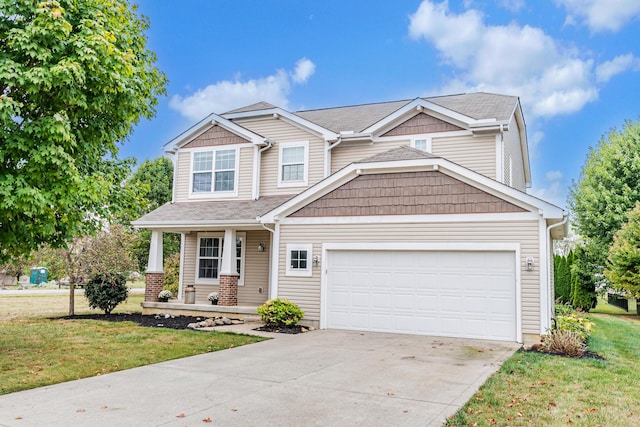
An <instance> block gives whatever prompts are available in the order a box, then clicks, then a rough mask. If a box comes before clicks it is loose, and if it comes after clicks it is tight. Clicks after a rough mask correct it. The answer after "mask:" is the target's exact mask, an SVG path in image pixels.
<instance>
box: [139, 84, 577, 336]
mask: <svg viewBox="0 0 640 427" xmlns="http://www.w3.org/2000/svg"><path fill="white" fill-rule="evenodd" d="M165 151H166V152H167V153H168V154H169V155H171V156H172V158H173V160H174V165H175V177H174V189H173V201H172V202H171V203H168V204H166V205H164V206H162V207H160V208H158V209H157V210H155V211H153V212H151V213H149V214H148V215H145V216H144V217H142V218H140V219H139V220H137V221H135V222H134V225H135V226H137V227H143V228H148V229H151V230H152V242H151V251H150V259H149V265H148V269H147V274H146V296H145V302H144V303H143V308H144V310H145V313H153V312H158V311H167V309H168V306H167V305H166V304H164V305H163V304H162V303H158V302H156V301H157V294H158V292H159V291H160V290H161V289H162V277H163V265H162V233H163V232H177V233H181V236H182V245H181V252H180V260H181V262H180V300H179V301H178V304H170V305H171V308H172V309H175V310H177V311H176V312H180V309H183V311H182V312H185V313H186V312H187V311H184V310H190V311H189V312H190V313H193V310H198V309H200V310H215V308H211V307H207V306H205V304H208V301H207V295H208V294H209V293H210V292H212V291H217V292H218V293H219V304H220V305H221V306H223V307H235V308H236V309H237V310H238V311H242V310H241V309H244V310H249V311H250V312H251V311H252V312H253V313H255V308H256V307H257V306H258V305H260V304H262V303H264V302H265V301H266V300H268V299H272V298H283V299H289V300H291V301H293V302H295V303H297V304H298V305H299V306H300V307H301V308H302V309H303V310H304V312H305V316H304V319H303V323H305V324H308V325H312V326H315V327H319V328H334V329H353V330H362V331H379V332H395V333H406V334H424V335H439V336H451V337H468V338H484V339H495V340H507V341H517V342H532V341H537V340H538V339H539V337H540V334H542V333H544V332H545V330H546V328H548V327H550V322H551V317H552V315H553V287H552V270H553V268H552V267H553V264H552V257H551V255H552V239H554V238H562V237H563V235H564V233H565V227H564V226H563V225H564V224H565V222H566V217H565V212H564V211H563V210H562V209H561V208H559V207H557V206H554V205H552V204H549V203H547V202H545V201H543V200H540V199H538V198H536V197H533V196H531V195H529V194H527V193H526V188H527V187H529V186H530V182H531V173H530V169H529V152H528V147H527V136H526V129H525V121H524V118H523V115H522V109H521V106H520V101H519V99H518V98H517V97H513V96H503V95H496V94H489V93H470V94H459V95H451V96H442V97H432V98H416V99H414V100H403V101H395V102H383V103H377V104H367V105H357V106H348V107H338V108H326V109H320V110H311V111H298V112H290V111H286V110H284V109H282V108H278V107H276V106H273V105H270V104H267V103H258V104H254V105H250V106H248V107H244V108H239V109H237V110H233V111H229V112H227V113H224V114H220V115H218V114H211V115H210V116H208V117H207V118H205V119H204V120H202V121H200V122H199V123H197V124H196V125H194V126H193V127H191V128H190V129H188V130H187V131H185V132H184V133H183V134H181V135H179V136H178V137H177V138H175V139H173V140H172V141H170V142H169V143H167V144H166V146H165ZM188 286H194V287H195V293H196V304H190V305H186V304H182V302H183V300H182V298H183V295H184V292H185V289H186V288H187V287H188ZM190 292H192V291H191V290H190ZM223 307H219V308H218V310H222V309H223Z"/></svg>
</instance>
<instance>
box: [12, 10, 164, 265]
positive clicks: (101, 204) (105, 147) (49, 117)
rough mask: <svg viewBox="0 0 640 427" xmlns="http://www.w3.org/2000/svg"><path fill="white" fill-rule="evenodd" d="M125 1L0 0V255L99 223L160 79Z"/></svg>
mask: <svg viewBox="0 0 640 427" xmlns="http://www.w3.org/2000/svg"><path fill="white" fill-rule="evenodd" d="M148 25H149V23H148V20H147V19H146V18H144V17H142V16H140V15H138V14H137V13H136V11H135V8H134V7H132V6H131V5H130V4H129V2H128V0H58V1H55V0H51V1H40V0H0V46H2V49H1V50H0V127H1V130H0V223H1V225H0V262H3V261H5V260H6V259H8V258H10V257H13V256H19V255H20V254H26V253H28V252H30V251H31V250H32V249H35V248H37V247H38V246H40V245H42V244H44V243H49V244H51V245H52V246H54V247H55V246H64V245H65V244H66V242H68V241H70V239H71V238H72V237H73V236H79V235H85V234H86V233H87V232H92V231H95V230H96V229H98V228H100V227H101V226H102V219H104V218H107V217H109V216H110V215H111V213H112V210H113V208H114V207H115V206H114V203H111V202H112V201H113V200H118V198H116V197H115V196H114V193H117V192H119V191H121V190H122V186H121V183H122V180H123V178H124V177H125V176H126V175H127V173H128V171H129V170H130V169H128V168H127V166H128V165H127V164H123V163H122V162H119V161H117V160H115V159H116V158H117V152H118V148H119V145H120V144H121V143H122V142H124V141H125V140H126V138H127V137H128V136H129V135H130V134H131V132H132V129H133V126H134V125H135V124H136V123H138V122H139V121H140V120H141V119H142V118H151V117H152V116H153V115H154V114H155V105H156V104H157V96H159V95H161V94H163V93H164V91H165V90H164V86H165V84H166V78H165V76H164V74H163V73H162V72H161V71H160V70H159V69H158V68H157V67H156V66H155V61H156V57H155V55H154V53H153V52H151V51H150V50H148V49H147V47H146V37H145V34H144V31H145V30H146V29H147V28H148Z"/></svg>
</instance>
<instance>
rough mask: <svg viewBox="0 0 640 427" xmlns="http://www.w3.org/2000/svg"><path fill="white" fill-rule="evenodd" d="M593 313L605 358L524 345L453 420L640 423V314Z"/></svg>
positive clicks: (598, 348) (592, 345)
mask: <svg viewBox="0 0 640 427" xmlns="http://www.w3.org/2000/svg"><path fill="white" fill-rule="evenodd" d="M589 317H590V318H591V320H593V322H594V323H595V327H594V329H593V331H592V335H591V337H590V338H589V350H590V351H592V352H595V353H598V354H599V355H601V356H603V357H604V358H605V359H604V360H598V359H588V358H586V359H570V358H566V357H561V356H551V355H546V354H540V353H528V352H523V351H519V352H517V353H516V354H515V355H514V356H513V357H511V358H510V359H509V360H508V361H507V362H505V364H504V365H503V366H502V367H501V368H500V370H499V371H498V372H497V373H496V374H495V375H493V376H492V377H491V378H490V379H489V380H488V381H487V382H486V383H485V384H484V385H483V386H482V387H481V388H480V390H479V391H478V392H477V393H476V394H475V396H474V397H473V398H472V399H471V400H470V401H469V402H467V404H466V405H465V406H464V407H463V408H462V409H461V410H460V411H458V413H457V414H456V415H454V416H453V417H451V418H450V419H449V420H448V422H447V425H448V426H473V425H478V426H481V425H534V426H538V425H544V426H566V425H572V424H574V425H579V426H597V425H602V426H631V425H640V407H639V406H638V402H640V387H638V385H639V384H640V370H638V366H640V319H639V318H637V317H635V316H611V315H604V314H593V315H590V316H589Z"/></svg>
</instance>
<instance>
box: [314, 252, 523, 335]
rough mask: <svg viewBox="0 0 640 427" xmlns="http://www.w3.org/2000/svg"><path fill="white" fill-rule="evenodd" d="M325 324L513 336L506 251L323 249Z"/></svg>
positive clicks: (511, 269)
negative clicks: (325, 255)
mask: <svg viewBox="0 0 640 427" xmlns="http://www.w3.org/2000/svg"><path fill="white" fill-rule="evenodd" d="M327 279H328V280H327V286H328V290H327V301H326V305H327V310H326V312H327V315H328V319H327V326H328V327H329V328H339V329H357V330H370V331H380V332H399V333H410V334H425V335H441V336H453V337H469V338H488V339H501V340H509V341H515V338H516V331H515V329H516V321H515V316H516V308H515V307H516V304H515V255H514V252H464V251H459V252H455V251H447V252H434V251H330V252H329V257H328V276H327Z"/></svg>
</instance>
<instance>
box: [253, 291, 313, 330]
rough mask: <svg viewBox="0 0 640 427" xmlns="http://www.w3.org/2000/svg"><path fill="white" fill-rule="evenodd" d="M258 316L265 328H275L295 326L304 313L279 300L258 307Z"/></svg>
mask: <svg viewBox="0 0 640 427" xmlns="http://www.w3.org/2000/svg"><path fill="white" fill-rule="evenodd" d="M258 314H259V315H260V318H261V319H262V321H263V322H264V323H265V324H266V325H267V326H269V327H275V328H283V327H288V326H296V325H297V324H298V322H299V321H300V319H302V317H303V316H304V312H303V311H302V310H300V307H298V306H297V305H296V304H294V303H292V302H291V301H289V300H286V299H285V300H281V299H279V298H276V299H272V300H269V301H267V302H265V303H264V304H262V305H261V306H260V307H258Z"/></svg>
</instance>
